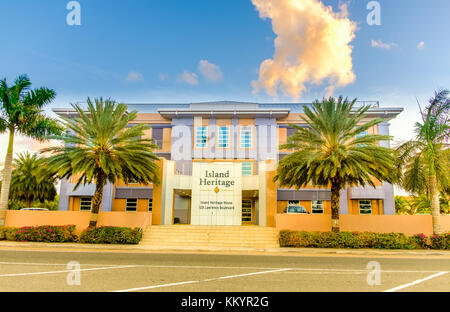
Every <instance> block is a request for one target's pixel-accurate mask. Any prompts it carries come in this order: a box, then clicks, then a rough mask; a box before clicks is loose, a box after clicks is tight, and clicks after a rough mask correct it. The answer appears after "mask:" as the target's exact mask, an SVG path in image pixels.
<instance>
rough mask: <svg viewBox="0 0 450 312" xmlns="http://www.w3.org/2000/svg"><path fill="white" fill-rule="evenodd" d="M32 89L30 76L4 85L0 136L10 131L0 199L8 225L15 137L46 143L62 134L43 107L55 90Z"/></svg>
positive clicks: (0, 101) (0, 88) (0, 93)
mask: <svg viewBox="0 0 450 312" xmlns="http://www.w3.org/2000/svg"><path fill="white" fill-rule="evenodd" d="M30 87H31V82H30V79H29V78H28V77H27V76H26V75H21V76H19V77H18V78H17V79H16V80H15V81H14V85H12V86H8V84H7V83H6V79H4V80H2V81H1V82H0V104H1V105H0V133H1V132H4V131H8V132H9V143H8V149H7V151H6V158H5V163H4V169H3V179H2V182H3V183H2V189H1V197H0V223H4V220H3V218H4V216H3V215H4V214H2V212H3V211H5V210H6V209H7V207H8V197H9V188H10V184H11V171H12V160H13V145H14V135H15V134H17V133H18V134H22V135H25V136H28V137H30V138H33V139H37V140H43V139H45V137H46V136H47V135H51V134H59V133H61V131H62V128H61V127H60V126H59V124H58V123H57V121H56V120H53V119H51V118H48V117H46V116H45V115H44V114H43V112H42V109H43V107H44V106H45V105H46V104H48V103H50V102H51V101H52V100H53V99H54V98H55V95H56V93H55V91H53V90H50V89H48V88H45V87H42V88H38V89H35V90H30ZM0 225H1V224H0Z"/></svg>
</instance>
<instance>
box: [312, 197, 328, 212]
mask: <svg viewBox="0 0 450 312" xmlns="http://www.w3.org/2000/svg"><path fill="white" fill-rule="evenodd" d="M315 205H320V206H321V207H322V209H321V210H322V212H315V211H314V210H318V209H317V208H315V209H314V206H315ZM316 207H317V206H316ZM324 213H325V201H324V200H312V201H311V214H324Z"/></svg>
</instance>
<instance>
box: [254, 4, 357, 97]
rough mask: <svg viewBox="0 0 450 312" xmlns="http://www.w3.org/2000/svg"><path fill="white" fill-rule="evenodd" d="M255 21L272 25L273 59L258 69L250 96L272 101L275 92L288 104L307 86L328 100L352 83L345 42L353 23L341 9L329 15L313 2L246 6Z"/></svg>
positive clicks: (349, 53)
mask: <svg viewBox="0 0 450 312" xmlns="http://www.w3.org/2000/svg"><path fill="white" fill-rule="evenodd" d="M252 2H253V4H254V5H255V7H256V9H257V10H258V12H259V15H260V17H261V18H270V19H271V20H272V28H273V32H274V33H275V34H276V35H277V37H276V39H275V42H274V44H275V53H274V56H273V58H272V59H266V60H265V61H263V62H262V63H261V65H260V69H259V79H258V80H256V81H253V82H252V86H253V90H254V93H257V92H259V91H260V90H261V89H265V91H266V92H267V93H268V94H269V95H272V96H277V93H278V91H279V90H281V92H282V93H283V94H285V95H288V96H290V97H292V98H294V99H298V98H300V97H301V95H302V94H303V92H304V91H305V90H306V88H307V85H309V84H312V85H321V84H326V90H327V93H328V95H331V93H332V92H333V91H334V89H335V88H337V87H343V86H346V85H348V84H350V83H352V82H354V81H355V74H354V72H353V62H352V49H353V47H352V46H351V45H350V42H351V41H352V40H353V38H354V37H355V31H356V23H354V22H352V21H351V20H350V19H349V18H348V17H347V16H348V14H347V7H346V5H341V7H340V12H337V13H335V12H333V9H332V7H331V6H325V5H324V4H323V3H322V2H321V1H318V0H252Z"/></svg>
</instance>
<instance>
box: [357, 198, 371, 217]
mask: <svg viewBox="0 0 450 312" xmlns="http://www.w3.org/2000/svg"><path fill="white" fill-rule="evenodd" d="M359 214H361V215H369V214H372V201H370V200H360V201H359Z"/></svg>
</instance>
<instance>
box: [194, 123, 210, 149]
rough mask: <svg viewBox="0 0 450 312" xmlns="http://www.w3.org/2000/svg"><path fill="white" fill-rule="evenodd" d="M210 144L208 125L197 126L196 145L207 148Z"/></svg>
mask: <svg viewBox="0 0 450 312" xmlns="http://www.w3.org/2000/svg"><path fill="white" fill-rule="evenodd" d="M207 144H208V127H204V126H202V127H197V128H196V133H195V147H196V148H206V147H207Z"/></svg>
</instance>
